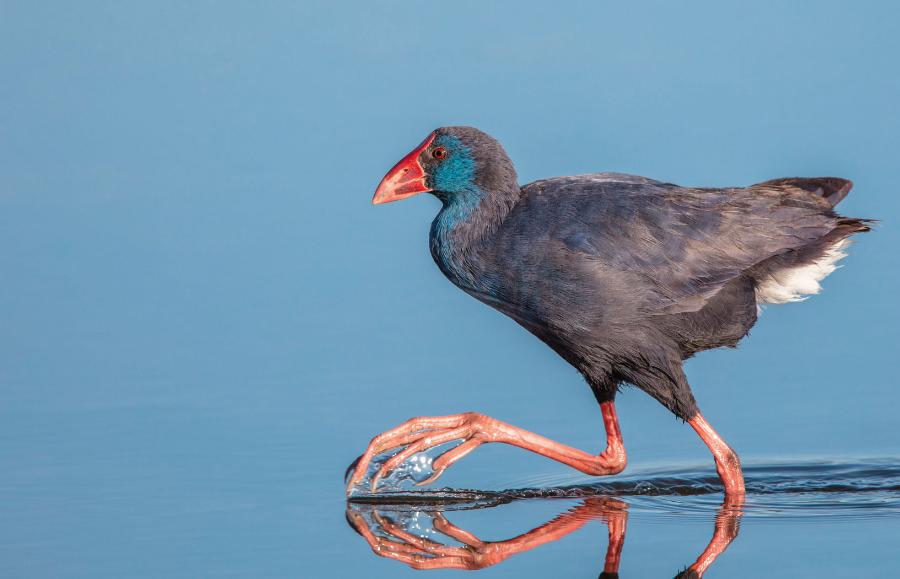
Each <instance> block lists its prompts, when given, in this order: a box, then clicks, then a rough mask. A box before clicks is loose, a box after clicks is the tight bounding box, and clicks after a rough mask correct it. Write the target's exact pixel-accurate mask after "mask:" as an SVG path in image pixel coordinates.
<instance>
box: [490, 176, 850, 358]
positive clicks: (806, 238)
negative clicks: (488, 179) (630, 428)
mask: <svg viewBox="0 0 900 579" xmlns="http://www.w3.org/2000/svg"><path fill="white" fill-rule="evenodd" d="M849 187H850V183H849V181H845V180H841V179H833V178H823V179H783V180H778V181H770V182H766V183H761V184H759V185H755V186H752V187H748V188H729V189H694V188H686V187H679V186H677V185H673V184H670V183H662V182H659V181H653V180H651V179H646V178H643V177H635V176H630V175H621V174H616V173H599V174H591V175H582V176H577V177H561V178H555V179H547V180H542V181H536V182H534V183H531V184H528V185H526V186H524V187H522V195H521V198H520V200H519V202H518V203H517V204H516V206H515V207H514V208H513V210H512V211H511V212H510V213H509V215H507V217H506V218H505V219H504V221H503V223H502V225H501V227H500V228H499V229H498V230H497V231H496V232H495V233H494V235H493V236H492V237H491V238H490V239H489V243H487V244H485V245H484V246H483V249H482V251H481V252H480V256H479V262H480V263H481V267H482V268H484V277H483V279H485V280H486V286H485V288H486V291H485V292H483V293H484V294H485V295H482V296H479V297H482V299H484V298H485V296H487V299H485V301H490V302H492V303H491V305H494V306H495V307H498V309H501V310H503V311H504V312H505V313H507V314H509V315H511V316H512V317H514V318H515V319H517V320H518V321H519V322H520V323H523V325H525V326H526V327H529V329H531V330H532V331H534V332H535V333H536V334H538V335H539V336H540V337H542V338H544V339H545V341H548V342H549V340H548V337H549V339H550V340H558V341H562V342H564V345H562V346H560V347H562V348H565V347H567V346H566V345H565V344H575V343H578V344H584V343H585V342H597V343H610V341H611V340H613V341H614V340H615V339H617V338H615V336H621V335H622V332H623V331H625V330H624V329H627V331H628V332H631V333H633V334H636V335H635V340H637V341H640V340H641V339H645V338H646V336H645V335H644V334H645V333H646V332H655V331H660V332H664V333H666V334H668V335H669V336H671V337H672V338H673V340H675V341H677V342H680V344H679V345H680V347H681V349H682V353H684V354H687V355H689V354H690V353H693V351H696V350H698V349H706V348H707V347H715V346H718V345H726V344H727V345H730V344H732V343H734V342H736V340H737V339H739V338H740V337H742V336H743V334H744V333H746V331H747V330H749V327H750V326H752V324H753V322H755V310H756V305H757V302H759V303H763V302H765V301H767V300H770V301H790V299H796V298H797V297H799V295H801V294H802V293H815V291H816V290H817V289H818V279H813V278H816V276H819V279H820V277H821V276H822V275H827V273H830V270H832V269H833V261H834V260H835V259H837V258H839V257H840V256H841V255H842V254H841V249H842V247H843V245H844V244H845V243H846V239H847V238H848V237H849V236H850V235H852V234H853V233H856V232H858V231H864V230H866V229H867V227H866V224H865V221H863V220H857V219H848V218H843V217H840V216H838V215H836V214H835V213H834V212H833V211H832V207H833V203H836V202H837V201H840V199H842V198H843V197H844V196H845V195H846V193H847V191H849ZM829 260H831V261H829ZM825 262H827V263H825ZM804 268H805V269H804ZM829 268H830V269H829ZM798 271H800V272H801V273H802V275H799V276H798V275H797V272H798ZM820 274H821V275H820ZM792 283H793V284H794V285H793V287H791V284H792ZM748 292H749V294H748ZM772 298H775V299H772ZM748 307H749V308H750V310H751V311H752V312H753V314H752V315H750V314H749V313H748ZM732 311H733V312H735V315H737V316H738V317H739V320H738V321H734V320H728V319H726V318H727V316H723V315H722V314H723V313H727V312H732ZM705 320H717V321H718V322H721V323H723V324H725V325H724V326H723V328H722V329H721V333H722V334H723V335H722V336H721V339H718V337H717V335H716V334H717V332H719V331H720V330H718V329H717V328H710V327H709V323H708V322H706V321H705ZM698 322H703V323H705V324H706V327H703V328H696V327H694V326H696V325H697V323H698ZM692 327H694V328H693V329H692ZM736 328H737V329H736ZM738 330H740V331H738ZM692 332H693V334H696V333H697V332H701V333H703V332H705V337H704V338H703V339H702V340H700V341H697V340H696V339H695V338H696V336H695V335H693V334H692ZM724 334H727V336H726V335H724ZM736 334H739V335H737V337H735V335H736ZM692 340H693V342H692ZM686 342H691V343H693V344H694V345H693V346H685V344H684V343H686ZM698 344H699V347H698V346H697V345H698ZM557 349H559V347H558V348H557Z"/></svg>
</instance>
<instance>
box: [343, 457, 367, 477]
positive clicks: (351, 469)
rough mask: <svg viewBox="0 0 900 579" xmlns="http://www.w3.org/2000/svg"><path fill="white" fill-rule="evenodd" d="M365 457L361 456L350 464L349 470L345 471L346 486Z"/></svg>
mask: <svg viewBox="0 0 900 579" xmlns="http://www.w3.org/2000/svg"><path fill="white" fill-rule="evenodd" d="M362 457H363V455H359V456H357V457H356V460H354V461H353V462H351V463H350V466H348V467H347V470H346V471H344V484H347V482H348V481H349V480H350V476H351V475H353V473H354V472H355V471H356V467H357V466H358V465H359V461H361V460H362Z"/></svg>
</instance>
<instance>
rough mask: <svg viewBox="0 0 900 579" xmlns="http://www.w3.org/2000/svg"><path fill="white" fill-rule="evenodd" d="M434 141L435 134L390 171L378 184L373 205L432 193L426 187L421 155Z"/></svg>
mask: <svg viewBox="0 0 900 579" xmlns="http://www.w3.org/2000/svg"><path fill="white" fill-rule="evenodd" d="M433 140H434V133H431V134H430V135H429V136H428V138H427V139H425V140H424V141H422V144H421V145H419V146H418V147H416V148H415V149H413V150H412V151H410V152H409V154H408V155H406V156H405V157H403V158H402V159H400V162H399V163H397V164H396V165H394V168H393V169H391V170H390V171H388V174H387V175H385V176H384V179H382V180H381V183H379V184H378V189H376V190H375V196H374V197H372V204H373V205H379V204H381V203H390V202H391V201H399V200H401V199H406V198H407V197H412V196H413V195H417V194H419V193H424V192H426V191H431V189H429V188H428V186H427V185H425V170H424V169H423V168H422V164H421V163H419V155H421V154H422V151H424V150H425V149H426V148H427V147H428V145H430V144H431V141H433Z"/></svg>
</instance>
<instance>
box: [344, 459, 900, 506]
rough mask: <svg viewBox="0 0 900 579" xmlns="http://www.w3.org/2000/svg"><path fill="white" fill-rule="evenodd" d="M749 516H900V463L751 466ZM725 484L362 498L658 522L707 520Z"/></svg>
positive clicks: (747, 471)
mask: <svg viewBox="0 0 900 579" xmlns="http://www.w3.org/2000/svg"><path fill="white" fill-rule="evenodd" d="M744 476H745V479H746V487H747V502H746V505H745V507H744V514H745V516H746V517H778V518H785V519H794V518H810V517H825V516H827V517H832V518H838V519H847V518H853V519H856V518H869V517H881V516H900V459H879V460H866V461H857V462H838V461H816V462H804V463H771V464H750V465H746V466H745V467H744ZM720 493H721V484H720V482H719V478H718V476H717V475H716V474H715V472H711V471H710V470H708V469H690V468H685V469H680V470H674V471H673V470H669V471H645V472H642V473H636V474H630V475H628V476H624V477H617V478H615V479H612V480H609V479H604V480H602V481H599V482H590V483H582V484H569V485H560V486H548V487H537V486H529V487H523V488H512V489H507V490H500V491H479V490H468V489H450V488H443V489H433V490H420V491H406V490H394V491H386V492H380V493H378V494H375V495H371V494H362V495H355V496H353V497H352V498H351V501H352V502H354V503H357V504H377V505H378V508H379V509H381V510H392V509H393V510H404V509H409V508H410V507H413V506H414V507H415V508H416V509H418V510H422V511H427V510H441V511H446V510H461V509H473V508H483V507H490V506H496V505H500V504H504V503H509V502H512V501H517V500H524V499H555V498H568V499H573V498H586V497H594V496H602V497H623V498H626V497H627V502H628V504H629V510H630V511H631V512H640V513H647V514H651V515H654V516H656V517H662V518H666V517H670V516H672V517H679V518H684V517H685V516H692V515H697V516H706V515H707V513H708V512H709V511H710V509H715V508H716V507H717V506H718V505H719V504H721V498H720V496H719V495H720Z"/></svg>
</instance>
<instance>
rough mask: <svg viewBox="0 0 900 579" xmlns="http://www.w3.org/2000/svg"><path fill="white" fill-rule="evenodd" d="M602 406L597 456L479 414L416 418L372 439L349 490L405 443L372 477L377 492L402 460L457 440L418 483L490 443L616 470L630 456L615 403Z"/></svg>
mask: <svg viewBox="0 0 900 579" xmlns="http://www.w3.org/2000/svg"><path fill="white" fill-rule="evenodd" d="M600 408H601V411H602V413H603V424H604V426H605V427H606V450H604V451H603V452H602V453H601V454H599V455H594V454H590V453H588V452H584V451H583V450H579V449H577V448H572V447H571V446H567V445H565V444H561V443H559V442H556V441H554V440H550V439H549V438H546V437H544V436H541V435H539V434H535V433H533V432H529V431H527V430H524V429H522V428H518V427H516V426H513V425H511V424H507V423H506V422H501V421H500V420H497V419H495V418H491V417H489V416H485V415H483V414H478V413H475V412H466V413H464V414H453V415H450V416H436V417H420V418H412V419H410V420H408V421H406V422H404V423H403V424H401V425H400V426H398V427H397V428H394V429H393V430H389V431H387V432H385V433H383V434H380V435H378V436H376V437H375V438H374V439H372V442H371V443H370V444H369V447H368V448H367V449H366V452H365V453H363V455H362V456H361V457H360V458H359V459H358V460H357V462H356V465H355V469H354V471H353V475H352V476H351V477H350V479H349V481H348V483H347V493H348V494H349V493H350V491H351V490H352V489H353V487H355V486H356V485H357V484H359V483H360V481H362V480H363V478H364V477H365V475H366V472H367V471H368V468H369V464H370V463H371V461H372V459H373V458H374V457H375V456H377V455H379V454H381V453H383V452H387V451H389V450H392V449H395V448H400V447H402V446H405V447H406V448H404V449H403V450H401V451H400V452H398V453H397V454H395V455H394V456H392V457H391V458H390V459H388V460H387V461H386V462H385V463H384V465H383V466H382V467H381V469H380V470H379V471H378V473H377V474H376V475H375V476H374V477H372V482H371V487H372V491H373V492H374V491H375V490H376V489H377V487H378V481H379V480H381V478H383V477H384V476H387V475H388V474H389V473H390V472H391V471H392V470H393V469H395V468H397V467H398V466H400V464H402V463H403V461H405V460H407V459H408V458H410V457H411V456H413V455H414V454H417V453H419V452H422V451H425V450H428V449H429V448H433V447H435V446H440V445H442V444H446V443H448V442H452V441H454V440H461V441H462V442H461V443H460V444H459V445H457V446H455V447H454V448H452V449H450V450H448V451H447V452H445V453H443V454H441V455H440V456H438V457H437V458H436V459H435V460H434V462H433V463H432V468H433V469H434V474H433V475H432V476H431V477H430V478H429V479H428V480H425V481H422V482H421V483H418V484H420V485H424V484H428V483H430V482H433V481H435V480H436V479H437V478H438V477H439V476H441V474H442V473H443V472H444V471H445V470H446V469H447V468H448V467H449V466H450V465H452V464H453V463H454V462H456V461H457V460H459V459H461V458H462V457H464V456H465V455H467V454H469V453H470V452H472V451H473V450H475V449H476V448H478V447H479V446H481V445H482V444H485V443H489V442H500V443H503V444H510V445H512V446H518V447H519V448H524V449H525V450H530V451H531V452H535V453H537V454H540V455H541V456H546V457H547V458H550V459H553V460H556V461H558V462H561V463H563V464H566V465H568V466H571V467H573V468H576V469H578V470H580V471H581V472H583V473H586V474H590V475H595V476H599V475H610V474H618V473H620V472H622V471H623V470H624V469H625V463H626V455H625V445H624V444H623V442H622V433H621V430H620V429H619V422H618V419H617V417H616V407H615V403H614V402H613V401H605V402H603V403H602V404H601V405H600ZM351 468H352V465H351Z"/></svg>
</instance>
